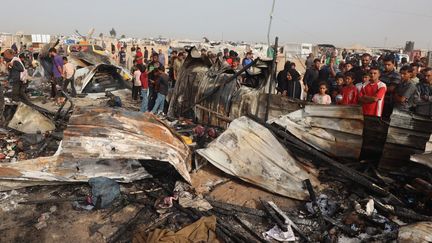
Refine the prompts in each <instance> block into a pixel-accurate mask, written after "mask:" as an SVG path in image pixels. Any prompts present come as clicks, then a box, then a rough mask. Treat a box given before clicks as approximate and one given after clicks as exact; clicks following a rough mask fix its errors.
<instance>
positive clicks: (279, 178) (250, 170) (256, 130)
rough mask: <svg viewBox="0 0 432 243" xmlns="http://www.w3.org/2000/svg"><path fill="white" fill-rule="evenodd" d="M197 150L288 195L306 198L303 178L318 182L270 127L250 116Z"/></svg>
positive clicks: (215, 162) (221, 166)
mask: <svg viewBox="0 0 432 243" xmlns="http://www.w3.org/2000/svg"><path fill="white" fill-rule="evenodd" d="M197 153H198V154H199V155H201V156H202V157H204V158H205V159H207V160H208V161H209V162H210V163H212V164H213V165H214V166H216V167H217V168H219V169H221V170H222V171H224V172H225V173H228V174H230V175H234V176H236V177H238V178H240V179H242V180H244V181H246V182H249V183H252V184H254V185H257V186H259V187H262V188H264V189H267V190H269V191H271V192H274V193H277V194H279V195H283V196H286V197H290V198H295V199H299V200H304V199H306V198H307V196H308V194H307V191H305V189H304V188H303V186H302V181H303V180H305V179H307V178H309V179H311V181H313V182H314V184H315V185H317V184H318V180H317V179H316V177H315V176H314V175H313V174H309V173H308V172H307V171H306V169H305V168H304V167H303V166H302V165H301V164H300V163H298V162H297V160H296V159H295V158H294V156H292V155H291V153H290V152H289V151H287V150H286V149H285V147H284V146H283V145H282V144H280V143H279V141H278V140H277V139H276V138H275V137H274V136H273V134H272V133H271V132H270V131H269V130H268V129H266V128H265V127H264V126H262V125H260V124H258V123H256V122H254V121H253V120H251V119H249V118H247V117H240V118H238V119H236V120H234V121H233V122H231V124H230V125H229V127H228V129H227V130H226V131H225V132H224V133H222V134H221V135H220V136H219V137H218V138H217V139H216V140H214V141H213V142H211V143H210V144H209V145H208V146H207V148H205V149H200V150H198V151H197Z"/></svg>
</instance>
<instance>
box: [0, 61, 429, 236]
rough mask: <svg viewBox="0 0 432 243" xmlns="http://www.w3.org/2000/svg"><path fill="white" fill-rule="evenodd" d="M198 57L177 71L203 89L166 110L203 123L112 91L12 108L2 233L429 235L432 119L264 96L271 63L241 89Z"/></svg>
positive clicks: (260, 65)
mask: <svg viewBox="0 0 432 243" xmlns="http://www.w3.org/2000/svg"><path fill="white" fill-rule="evenodd" d="M190 56H191V57H189V58H194V57H193V55H190ZM196 58H197V59H196V60H192V59H189V60H186V62H185V67H184V68H183V70H182V73H181V74H180V76H181V79H187V80H188V82H192V81H194V82H195V83H194V86H193V87H192V88H191V89H195V90H196V92H198V95H197V96H196V97H192V96H189V95H188V94H187V93H186V92H184V91H183V90H182V89H184V88H185V87H180V85H177V86H176V87H175V89H174V90H173V91H172V92H173V94H172V96H171V106H170V108H169V111H170V112H171V113H172V114H177V116H176V117H179V114H178V113H179V112H180V113H185V112H189V113H190V112H191V111H192V112H194V114H196V116H195V117H196V119H186V118H176V119H174V118H161V117H159V116H155V115H152V114H149V113H140V112H138V111H137V110H138V106H139V104H129V105H123V107H110V104H112V103H111V102H108V101H109V100H110V97H107V98H103V99H101V98H100V97H99V98H94V100H97V101H98V102H94V100H92V101H88V100H86V102H83V100H85V99H86V98H74V99H72V98H69V97H68V96H67V95H65V96H66V102H64V103H63V104H64V105H61V106H60V107H58V106H56V109H55V110H53V109H51V111H50V109H49V108H41V106H42V105H40V104H38V105H36V104H35V103H33V102H30V103H28V102H27V103H26V102H19V103H15V104H12V105H8V106H7V107H6V109H5V112H4V115H5V118H6V119H5V120H6V121H5V123H4V124H3V126H2V129H1V130H0V136H1V144H0V146H1V148H0V149H1V151H0V189H1V192H0V204H1V211H0V215H1V216H0V218H1V221H2V224H1V226H0V233H1V235H2V237H1V239H2V241H3V240H5V241H15V242H18V241H26V242H32V241H39V242H40V241H46V242H52V241H57V242H58V241H61V240H63V241H73V242H79V241H90V242H283V241H297V242H388V241H393V240H399V241H401V242H425V241H431V240H432V239H431V237H432V236H431V233H430V232H432V207H431V203H432V200H431V198H432V176H431V175H432V174H431V169H430V168H431V162H430V161H431V155H430V152H431V151H430V149H431V148H430V143H431V142H429V141H430V138H431V133H432V125H431V124H432V123H431V120H430V119H429V118H425V117H422V116H419V115H415V114H409V113H401V112H398V111H396V112H394V114H393V116H392V118H391V121H390V122H383V121H381V120H378V119H374V118H371V117H363V116H362V115H361V112H360V113H359V110H360V108H359V107H340V106H339V107H336V106H327V107H323V106H317V105H310V104H305V103H303V102H300V101H295V100H287V99H285V98H280V97H279V98H278V97H276V96H271V95H266V92H265V89H266V87H267V88H268V86H267V85H268V80H270V79H269V75H271V72H270V71H269V69H271V64H270V63H269V62H266V61H257V62H255V63H253V65H254V66H253V68H254V69H256V70H255V72H254V73H250V74H249V75H251V76H250V77H252V78H253V79H254V80H256V81H257V82H255V85H253V86H245V85H239V84H238V83H237V84H236V82H237V81H238V79H237V78H238V77H239V75H237V74H236V73H229V72H226V70H224V69H223V67H222V66H218V67H215V66H217V64H214V65H211V64H208V63H205V62H202V63H201V62H200V61H199V60H198V59H199V58H198V57H196ZM87 59H88V58H87ZM90 60H91V59H90ZM87 62H89V61H87ZM102 65H108V64H102ZM188 65H189V66H188ZM105 67H106V66H105ZM248 68H252V67H247V68H246V69H245V70H240V71H241V72H245V71H246V70H247V69H248ZM101 70H107V69H106V68H104V67H101ZM109 73H110V72H104V74H103V75H102V76H104V77H105V76H106V75H108V74H109ZM116 74H118V72H116ZM99 76H101V75H99ZM99 76H98V75H96V77H99ZM233 76H234V78H231V79H230V77H233ZM114 78H115V79H116V78H117V79H118V77H114ZM88 79H89V80H91V78H88ZM84 80H86V78H84ZM221 80H224V81H221ZM227 80H230V81H229V82H227ZM181 81H182V80H180V81H179V82H178V83H182V82H181ZM231 82H234V84H231ZM185 83H186V81H184V82H183V84H185ZM218 83H219V84H221V83H223V85H221V86H220V87H219V86H217V84H218ZM90 85H91V84H90ZM214 87H219V88H217V90H216V91H215V90H214ZM122 88H124V86H121V87H120V86H119V89H122ZM88 89H90V88H88ZM83 90H84V87H83ZM221 90H223V91H224V94H225V96H220V94H218V92H220V91H221ZM182 92H184V93H183V94H182ZM181 95H183V96H182V97H180V96H181ZM185 97H186V98H185ZM214 97H219V98H217V99H216V98H214ZM242 97H243V98H242ZM127 99H129V97H122V101H123V103H126V101H127ZM177 99H180V100H181V102H177ZM188 99H189V100H188ZM190 99H193V100H190ZM263 101H267V102H270V103H269V104H267V105H265V102H263ZM48 103H49V102H48ZM263 104H264V105H263ZM44 107H49V104H48V105H47V104H44ZM265 109H267V111H266V110H265ZM269 109H270V110H269ZM286 109H288V110H286ZM265 116H267V117H268V120H267V121H264V120H265V119H264V117H265ZM401 120H402V121H403V122H400V121H401Z"/></svg>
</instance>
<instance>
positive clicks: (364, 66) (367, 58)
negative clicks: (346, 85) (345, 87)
mask: <svg viewBox="0 0 432 243" xmlns="http://www.w3.org/2000/svg"><path fill="white" fill-rule="evenodd" d="M371 62H372V56H371V55H370V54H369V53H364V54H363V55H362V56H361V66H360V67H357V66H356V67H354V68H353V69H352V72H354V73H355V78H354V84H358V83H361V82H362V81H363V74H364V73H367V72H369V70H370V68H371Z"/></svg>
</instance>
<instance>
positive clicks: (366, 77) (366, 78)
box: [355, 72, 371, 93]
mask: <svg viewBox="0 0 432 243" xmlns="http://www.w3.org/2000/svg"><path fill="white" fill-rule="evenodd" d="M370 77H371V75H370V73H369V72H364V73H363V75H362V82H361V83H357V84H356V85H355V86H356V88H357V91H358V92H359V93H360V90H361V89H362V88H363V87H364V86H366V85H367V84H368V83H369V80H370Z"/></svg>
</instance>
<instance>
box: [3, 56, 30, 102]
mask: <svg viewBox="0 0 432 243" xmlns="http://www.w3.org/2000/svg"><path fill="white" fill-rule="evenodd" d="M2 55H3V57H4V59H5V61H6V62H7V63H6V66H7V68H8V70H9V76H8V81H9V83H10V84H11V85H12V99H13V100H15V101H19V100H22V99H26V98H27V97H26V96H25V92H24V90H25V87H24V83H23V82H22V80H21V73H22V72H24V65H23V63H22V62H21V61H20V60H19V59H18V58H17V57H15V52H14V51H13V50H12V49H6V50H5V51H4V52H3V54H2ZM2 94H3V93H2Z"/></svg>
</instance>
